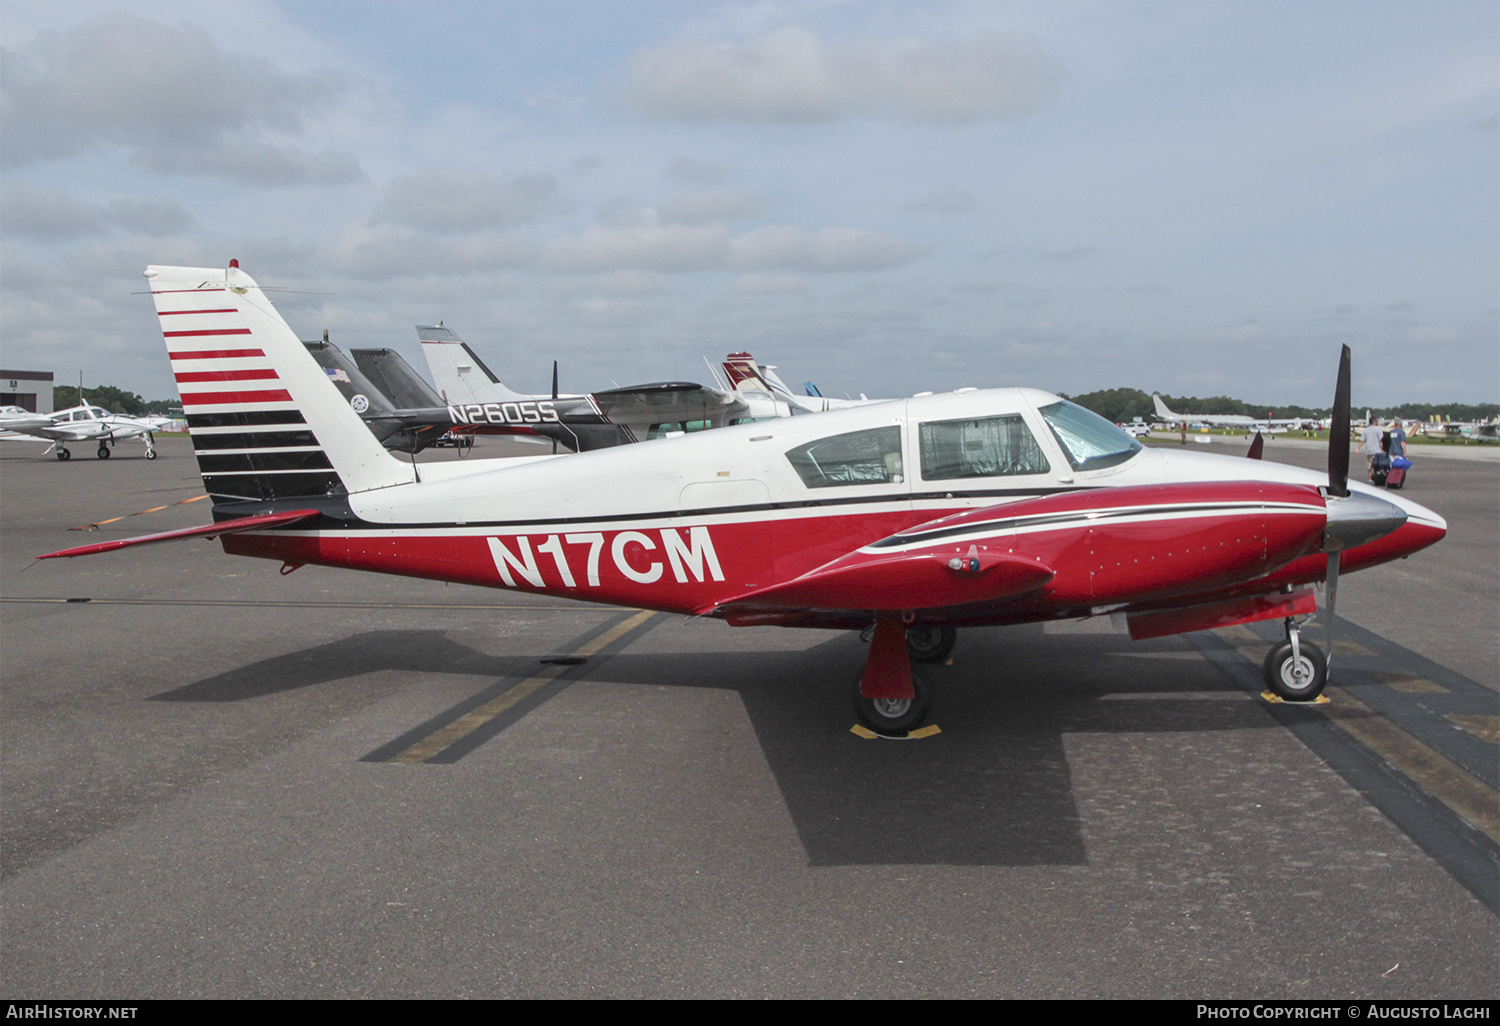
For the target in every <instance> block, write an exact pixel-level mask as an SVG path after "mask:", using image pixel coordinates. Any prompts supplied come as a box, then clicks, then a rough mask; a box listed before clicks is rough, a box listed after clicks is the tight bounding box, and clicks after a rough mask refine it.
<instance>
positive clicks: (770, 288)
mask: <svg viewBox="0 0 1500 1026" xmlns="http://www.w3.org/2000/svg"><path fill="white" fill-rule="evenodd" d="M729 291H731V292H736V293H739V294H740V295H749V296H784V295H790V294H791V293H793V292H806V291H807V283H806V282H804V281H803V280H802V279H800V278H793V277H791V276H790V275H785V274H741V275H739V276H738V277H736V278H735V279H734V281H733V282H731V283H730V286H729Z"/></svg>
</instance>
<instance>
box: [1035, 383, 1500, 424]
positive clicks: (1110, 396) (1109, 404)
mask: <svg viewBox="0 0 1500 1026" xmlns="http://www.w3.org/2000/svg"><path fill="white" fill-rule="evenodd" d="M1061 394H1062V397H1063V398H1064V399H1071V400H1072V401H1073V402H1075V403H1077V404H1078V405H1079V406H1082V407H1084V408H1085V409H1089V410H1093V411H1094V412H1095V413H1097V414H1099V416H1101V417H1103V418H1105V419H1106V420H1112V421H1114V422H1116V423H1127V422H1129V421H1131V420H1134V419H1135V418H1136V417H1140V418H1141V419H1143V420H1148V421H1149V420H1155V419H1156V406H1155V404H1154V403H1152V401H1151V393H1150V392H1142V391H1141V390H1140V389H1138V388H1110V389H1103V390H1100V391H1098V392H1088V393H1085V394H1084V395H1068V394H1066V393H1061ZM1162 401H1163V402H1165V403H1166V404H1167V406H1168V407H1169V408H1171V409H1172V410H1173V411H1175V412H1177V413H1188V414H1193V413H1198V414H1204V413H1207V414H1231V415H1240V416H1245V417H1264V416H1266V415H1267V414H1268V413H1269V414H1270V415H1271V416H1272V417H1279V418H1285V417H1307V418H1310V419H1311V418H1322V417H1326V416H1328V415H1329V414H1330V413H1331V412H1332V409H1331V408H1330V407H1327V406H1322V407H1310V406H1290V405H1288V406H1278V405H1275V404H1271V403H1265V404H1257V403H1247V402H1245V401H1244V400H1242V399H1231V398H1230V397H1229V396H1225V395H1216V396H1212V397H1210V398H1207V399H1200V398H1198V397H1197V396H1183V395H1167V394H1166V393H1162ZM1365 409H1366V407H1363V406H1360V407H1358V408H1357V409H1356V410H1355V412H1356V413H1359V414H1362V413H1364V411H1365ZM1368 409H1369V411H1370V412H1371V413H1373V414H1375V415H1376V416H1378V417H1382V418H1389V417H1400V418H1402V419H1403V420H1431V419H1432V418H1433V417H1437V418H1439V419H1440V420H1453V421H1465V420H1486V419H1488V418H1490V417H1494V416H1497V415H1500V403H1480V404H1478V405H1475V404H1472V403H1402V404H1401V405H1399V406H1371V407H1368Z"/></svg>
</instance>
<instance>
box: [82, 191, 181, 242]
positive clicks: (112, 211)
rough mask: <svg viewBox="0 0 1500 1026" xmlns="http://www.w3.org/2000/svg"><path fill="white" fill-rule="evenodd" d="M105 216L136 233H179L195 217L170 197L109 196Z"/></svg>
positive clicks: (164, 234)
mask: <svg viewBox="0 0 1500 1026" xmlns="http://www.w3.org/2000/svg"><path fill="white" fill-rule="evenodd" d="M104 219H105V220H106V221H108V222H110V223H111V224H117V225H119V226H120V227H121V228H124V229H125V230H126V231H128V232H134V233H135V234H137V235H151V236H155V237H164V236H168V235H180V234H182V233H183V232H185V231H187V230H188V229H189V228H191V227H192V226H193V224H194V221H195V219H194V217H193V215H192V214H190V213H188V211H187V210H185V209H183V208H182V207H181V206H179V205H178V204H176V203H174V202H172V201H171V200H162V199H158V200H128V199H117V200H112V201H111V202H110V204H109V205H108V206H106V207H105V208H104Z"/></svg>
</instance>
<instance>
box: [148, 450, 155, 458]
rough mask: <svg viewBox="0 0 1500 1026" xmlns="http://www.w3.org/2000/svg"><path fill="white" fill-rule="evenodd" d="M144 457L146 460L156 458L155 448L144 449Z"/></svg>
mask: <svg viewBox="0 0 1500 1026" xmlns="http://www.w3.org/2000/svg"><path fill="white" fill-rule="evenodd" d="M146 459H148V460H154V459H156V450H155V449H147V450H146Z"/></svg>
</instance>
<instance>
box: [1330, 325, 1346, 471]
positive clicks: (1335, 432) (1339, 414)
mask: <svg viewBox="0 0 1500 1026" xmlns="http://www.w3.org/2000/svg"><path fill="white" fill-rule="evenodd" d="M1328 494H1330V495H1339V496H1343V495H1348V494H1349V347H1348V346H1344V351H1343V353H1342V354H1341V355H1340V356H1339V379H1338V384H1337V385H1335V386H1334V390H1333V419H1332V420H1331V421H1330V422H1329V424H1328Z"/></svg>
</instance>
